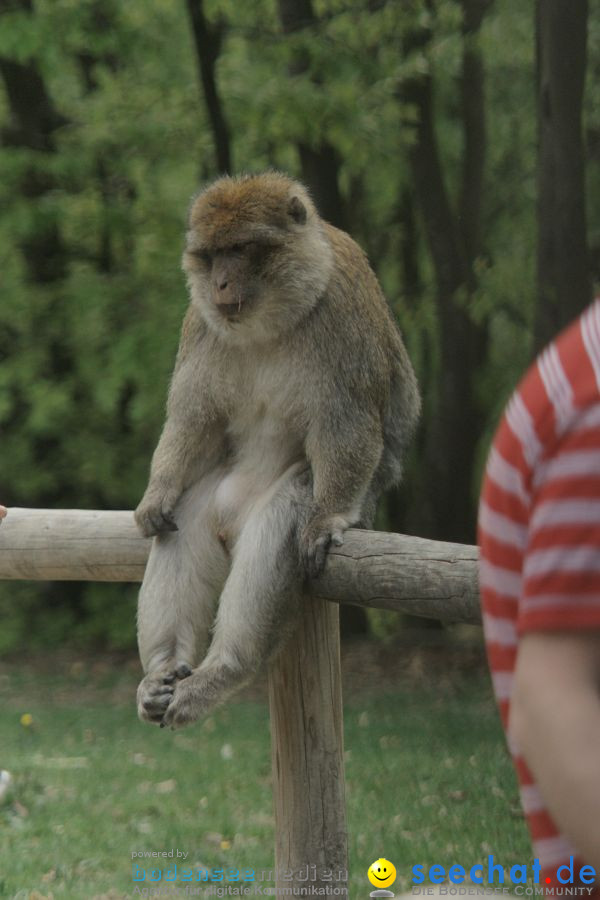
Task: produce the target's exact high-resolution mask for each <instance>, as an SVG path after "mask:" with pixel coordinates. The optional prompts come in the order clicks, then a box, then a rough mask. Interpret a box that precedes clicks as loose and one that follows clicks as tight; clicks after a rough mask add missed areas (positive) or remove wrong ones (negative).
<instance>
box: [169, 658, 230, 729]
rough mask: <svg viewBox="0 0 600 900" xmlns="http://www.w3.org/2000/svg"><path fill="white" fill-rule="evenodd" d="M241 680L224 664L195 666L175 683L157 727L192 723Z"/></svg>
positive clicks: (173, 726) (226, 695)
mask: <svg viewBox="0 0 600 900" xmlns="http://www.w3.org/2000/svg"><path fill="white" fill-rule="evenodd" d="M241 681H242V679H241V678H239V677H236V674H235V673H234V672H233V670H232V669H229V668H228V667H227V666H215V667H213V668H210V669H205V670H204V671H203V670H202V669H201V668H200V669H196V671H195V672H192V675H191V676H190V677H189V678H186V679H185V681H179V682H178V683H177V684H176V685H175V691H174V693H173V699H172V700H171V701H170V703H169V705H168V707H167V710H166V712H165V714H164V716H163V720H162V722H161V723H160V725H161V728H165V727H167V726H170V727H171V728H183V727H184V726H185V725H190V724H191V723H192V722H196V721H197V720H198V719H201V718H202V716H205V715H206V714H207V713H209V712H210V711H211V710H212V709H213V708H214V707H215V706H217V705H218V704H219V703H221V702H222V701H223V700H225V699H226V698H227V697H228V696H229V694H230V693H231V692H232V690H233V689H234V688H235V687H237V686H238V684H239V683H241Z"/></svg>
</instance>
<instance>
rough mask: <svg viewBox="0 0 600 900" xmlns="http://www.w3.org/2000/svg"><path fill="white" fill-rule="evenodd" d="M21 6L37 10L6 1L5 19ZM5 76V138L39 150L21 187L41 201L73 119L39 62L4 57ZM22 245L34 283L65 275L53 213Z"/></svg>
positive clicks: (0, 65)
mask: <svg viewBox="0 0 600 900" xmlns="http://www.w3.org/2000/svg"><path fill="white" fill-rule="evenodd" d="M15 9H21V10H23V12H26V13H29V14H32V13H33V7H32V4H31V2H30V0H0V23H1V17H2V14H3V13H8V12H11V11H14V10H15ZM0 27H2V26H1V24H0ZM0 76H1V77H2V80H3V82H4V87H5V89H6V97H7V100H8V108H9V112H10V123H9V125H8V127H6V128H4V129H3V132H2V138H3V142H4V143H5V144H6V145H7V146H10V147H20V148H23V149H24V150H28V151H34V157H33V158H34V159H35V155H37V154H39V156H38V158H37V160H36V161H35V162H33V163H32V164H31V165H30V166H29V167H28V168H27V171H26V172H25V174H24V175H23V176H22V178H21V181H20V185H19V190H20V192H21V194H22V195H23V196H24V197H26V198H27V199H28V200H31V201H32V202H35V201H37V200H39V199H40V198H41V197H43V196H44V195H45V194H47V193H49V192H50V191H52V190H53V189H54V188H55V180H54V178H53V177H52V175H50V173H49V172H48V169H47V166H46V165H45V161H46V159H47V157H48V155H50V154H53V153H55V152H56V144H55V132H56V131H57V130H58V129H59V128H61V127H62V126H63V125H65V124H66V123H67V120H66V119H65V118H64V116H62V115H60V113H59V112H58V111H57V110H56V108H55V106H54V104H53V102H52V99H51V97H50V94H49V92H48V90H47V88H46V85H45V82H44V80H43V78H42V75H41V73H40V71H39V69H38V66H37V64H36V62H35V60H33V59H32V60H29V61H28V62H27V63H21V62H15V61H14V60H12V59H7V58H6V57H0ZM38 160H39V161H38ZM21 249H22V252H23V256H24V257H25V262H26V266H27V273H28V277H29V280H30V281H31V282H32V283H33V284H39V285H44V284H52V283H54V282H57V281H60V280H62V279H63V278H64V276H65V274H66V269H67V253H66V248H65V246H64V243H63V240H62V237H61V233H60V227H59V223H58V221H57V220H56V218H54V217H53V216H49V215H47V214H46V215H44V216H43V217H37V218H36V221H35V225H34V226H33V227H32V229H31V231H30V233H29V234H28V235H27V237H26V238H24V239H23V241H22V244H21Z"/></svg>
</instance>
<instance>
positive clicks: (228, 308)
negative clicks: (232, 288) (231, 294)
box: [217, 300, 244, 319]
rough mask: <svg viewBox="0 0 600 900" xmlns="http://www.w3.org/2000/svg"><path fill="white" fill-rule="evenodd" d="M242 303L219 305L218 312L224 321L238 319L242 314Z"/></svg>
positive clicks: (240, 301)
mask: <svg viewBox="0 0 600 900" xmlns="http://www.w3.org/2000/svg"><path fill="white" fill-rule="evenodd" d="M243 306H244V303H243V301H242V300H239V301H238V302H237V303H219V305H218V307H217V308H218V310H219V312H220V313H221V315H222V316H223V318H225V319H239V317H240V316H241V314H242V308H243Z"/></svg>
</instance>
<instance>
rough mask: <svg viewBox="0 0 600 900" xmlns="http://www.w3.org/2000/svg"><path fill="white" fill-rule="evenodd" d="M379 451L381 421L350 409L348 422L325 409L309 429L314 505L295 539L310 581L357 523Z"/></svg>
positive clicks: (334, 411) (307, 448)
mask: <svg viewBox="0 0 600 900" xmlns="http://www.w3.org/2000/svg"><path fill="white" fill-rule="evenodd" d="M347 408H352V406H351V405H349V406H348V407H347ZM382 449H383V438H382V429H381V422H380V420H379V419H378V418H377V417H376V416H374V415H373V413H372V412H366V411H364V412H363V411H361V410H360V409H354V410H353V414H352V420H349V419H348V418H347V417H345V418H341V417H340V414H339V409H335V408H334V409H329V410H327V411H323V414H322V415H321V416H320V417H319V420H318V421H317V422H316V423H314V425H313V426H312V427H311V428H310V429H309V432H308V435H307V440H306V454H307V457H308V460H309V462H310V464H311V468H312V473H313V499H314V505H313V508H312V509H311V511H310V514H309V518H308V521H307V523H306V525H305V527H304V529H303V531H302V533H301V535H300V556H301V560H302V562H303V565H304V567H305V571H306V572H307V574H308V575H309V576H310V577H311V578H315V577H317V576H318V575H320V574H321V572H322V571H323V568H324V566H325V559H326V556H327V551H328V549H329V546H330V544H331V543H333V544H336V545H338V546H339V545H340V544H341V543H342V541H343V537H342V536H343V533H344V531H346V529H347V528H349V527H350V525H353V524H354V523H355V522H357V521H358V520H359V519H360V514H361V507H362V503H363V500H364V499H365V495H366V493H367V490H368V488H369V485H370V483H371V480H372V478H373V475H374V473H375V470H376V468H377V465H378V463H379V460H380V458H381V453H382Z"/></svg>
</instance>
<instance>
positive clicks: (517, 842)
mask: <svg viewBox="0 0 600 900" xmlns="http://www.w3.org/2000/svg"><path fill="white" fill-rule="evenodd" d="M376 646H377V645H374V648H375V647H376ZM373 652H377V651H376V649H374V651H373ZM2 673H3V674H2ZM135 681H136V672H135V671H134V670H133V667H132V666H131V665H125V664H122V665H115V666H114V667H113V668H110V667H107V666H106V665H103V664H102V663H100V664H99V666H96V668H95V669H94V668H89V667H88V666H84V665H78V664H76V665H75V666H71V668H70V669H67V671H66V673H65V672H62V671H57V672H56V673H55V674H52V666H46V667H41V668H40V669H36V667H33V668H31V667H29V668H27V669H24V670H23V669H22V670H19V669H18V668H17V667H16V666H15V667H12V666H4V668H3V669H2V670H0V768H4V769H8V770H9V771H10V772H11V773H12V775H13V778H14V790H13V792H12V794H11V796H10V797H9V799H8V800H7V801H5V803H4V804H3V805H0V896H3V897H18V898H29V897H30V894H31V895H32V896H33V897H34V898H37V900H39V897H40V896H41V897H50V896H52V897H53V898H55V900H56V898H59V897H60V898H102V897H105V898H120V897H124V896H131V894H132V890H133V887H134V885H133V882H132V878H131V871H132V860H131V853H132V851H136V850H170V849H172V848H173V849H179V850H182V851H184V852H187V853H188V854H189V856H188V861H189V862H191V863H193V864H196V863H198V864H201V865H205V866H208V867H219V866H221V867H223V866H224V867H233V868H239V869H240V870H241V869H243V868H245V867H250V868H253V869H255V870H260V869H263V868H264V869H268V868H270V867H271V866H272V864H273V859H272V846H273V821H272V810H271V780H270V748H269V725H268V713H267V708H266V705H265V704H264V703H263V702H257V701H255V702H250V701H245V702H243V703H235V704H234V703H231V704H229V705H228V706H227V707H225V708H223V709H221V710H219V711H218V712H217V713H216V714H215V715H214V716H213V717H211V718H210V719H208V720H207V721H205V722H204V723H202V724H200V725H198V726H196V727H194V728H191V729H189V730H187V731H182V732H177V733H173V732H170V731H167V732H165V731H161V730H159V729H156V728H151V727H148V726H144V725H142V724H141V723H139V722H138V720H137V718H136V715H135V709H134V704H133V696H134V691H135ZM24 713H29V714H30V715H31V716H32V717H33V724H32V725H31V726H24V725H23V724H21V721H20V719H21V715H22V714H24ZM345 746H346V779H347V789H348V793H347V806H348V826H349V850H350V879H351V888H350V897H351V898H352V900H354V898H362V897H367V896H368V894H369V890H370V888H369V885H368V883H367V881H366V870H367V868H368V866H369V864H370V863H371V862H372V861H373V860H374V859H376V858H378V857H379V856H385V857H387V858H388V859H390V860H392V862H394V863H395V865H396V867H397V869H398V881H397V882H396V885H395V886H394V890H395V891H396V892H398V891H399V890H400V889H407V888H409V886H410V877H411V872H410V870H411V867H412V865H414V864H416V863H426V864H427V865H431V864H433V863H440V864H442V865H444V866H446V867H448V866H449V865H451V864H452V863H454V862H458V863H461V864H463V865H465V866H467V865H468V866H470V865H472V864H474V863H475V862H477V861H480V860H482V859H484V858H486V857H487V855H488V853H490V852H493V853H494V856H495V858H496V860H497V861H500V862H502V863H503V864H504V865H512V864H514V863H516V862H523V863H524V862H528V861H529V860H530V858H531V850H530V848H529V844H528V839H527V835H526V831H525V827H524V824H523V821H522V818H521V816H520V813H519V811H518V801H517V793H516V786H515V781H514V777H513V773H512V768H511V765H510V762H509V760H508V757H507V754H506V750H505V746H504V742H503V737H502V733H501V729H500V727H499V724H498V719H497V715H496V710H495V708H494V705H493V701H492V699H491V696H490V692H489V685H488V680H487V677H486V676H485V675H484V674H483V673H482V672H481V671H480V670H477V671H475V672H473V673H471V674H470V675H469V676H465V675H464V674H457V676H456V677H452V678H448V677H446V678H444V677H439V676H438V675H436V674H435V672H434V673H433V674H432V676H431V680H429V681H428V679H427V678H426V677H425V678H419V679H417V680H416V682H415V679H399V683H398V684H397V687H396V688H395V689H393V690H392V689H391V687H390V689H389V690H387V691H386V692H385V693H381V692H379V691H377V690H375V691H371V692H370V693H365V692H363V693H360V694H358V695H356V694H355V695H354V696H353V697H352V696H351V697H350V698H349V700H348V703H347V707H346V711H345ZM146 865H147V864H146ZM36 892H37V893H36Z"/></svg>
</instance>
